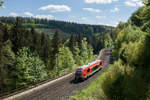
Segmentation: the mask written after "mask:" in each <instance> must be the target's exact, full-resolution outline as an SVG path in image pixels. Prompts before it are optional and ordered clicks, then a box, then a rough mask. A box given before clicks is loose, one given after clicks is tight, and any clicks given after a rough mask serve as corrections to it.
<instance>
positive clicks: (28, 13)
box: [24, 12, 34, 17]
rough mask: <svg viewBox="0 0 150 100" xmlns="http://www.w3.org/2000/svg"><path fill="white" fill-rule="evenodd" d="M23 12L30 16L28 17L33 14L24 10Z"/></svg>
mask: <svg viewBox="0 0 150 100" xmlns="http://www.w3.org/2000/svg"><path fill="white" fill-rule="evenodd" d="M24 14H25V15H27V16H30V17H32V16H34V15H33V14H32V13H30V12H24Z"/></svg>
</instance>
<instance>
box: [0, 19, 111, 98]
mask: <svg viewBox="0 0 150 100" xmlns="http://www.w3.org/2000/svg"><path fill="white" fill-rule="evenodd" d="M6 19H7V18H6ZM29 19H30V18H29ZM7 20H8V19H7ZM22 20H23V19H22V18H20V17H16V18H13V20H11V21H13V22H11V24H10V23H9V22H7V23H4V22H0V63H1V64H0V95H1V96H2V95H4V94H9V93H11V92H14V91H18V90H20V89H24V88H28V87H30V86H32V85H34V84H37V83H40V82H43V81H46V80H48V79H52V78H55V77H57V76H61V75H64V74H66V73H68V72H71V71H73V70H74V69H75V68H76V67H78V66H79V65H83V64H87V63H89V62H90V61H92V60H94V59H95V58H96V55H98V54H99V51H100V50H101V49H102V48H104V46H105V45H108V42H109V41H105V40H110V39H111V34H110V33H105V31H104V33H101V34H90V35H89V34H87V35H83V34H82V33H80V31H79V30H78V31H79V32H78V34H71V33H70V37H69V38H67V39H64V38H62V34H61V31H60V29H59V27H58V29H56V31H55V34H53V36H52V37H50V36H49V35H47V34H45V33H43V32H42V33H40V32H38V31H36V30H35V27H34V25H33V27H31V28H29V27H28V28H27V27H26V26H24V23H23V22H22ZM40 20H41V19H40ZM62 26H64V25H62ZM79 26H80V25H79ZM102 31H103V30H102ZM73 32H75V31H73Z"/></svg>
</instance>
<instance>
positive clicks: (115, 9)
mask: <svg viewBox="0 0 150 100" xmlns="http://www.w3.org/2000/svg"><path fill="white" fill-rule="evenodd" d="M118 11H119V9H118V8H117V7H116V8H114V9H111V10H110V12H118Z"/></svg>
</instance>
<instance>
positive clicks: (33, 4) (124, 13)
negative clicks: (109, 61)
mask: <svg viewBox="0 0 150 100" xmlns="http://www.w3.org/2000/svg"><path fill="white" fill-rule="evenodd" d="M142 6H143V3H142V1H141V0H4V5H3V8H2V9H0V16H14V17H16V16H23V17H35V18H47V19H50V20H51V19H54V20H61V21H67V22H76V23H82V24H96V25H108V26H116V25H117V24H118V23H119V22H120V21H122V22H126V21H127V20H128V19H129V17H130V16H131V14H132V13H133V12H135V11H136V10H137V9H138V8H139V7H142Z"/></svg>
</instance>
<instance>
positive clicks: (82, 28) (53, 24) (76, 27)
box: [0, 17, 114, 35]
mask: <svg viewBox="0 0 150 100" xmlns="http://www.w3.org/2000/svg"><path fill="white" fill-rule="evenodd" d="M19 20H20V23H22V24H23V25H24V26H25V27H26V28H31V27H34V28H35V29H38V30H39V28H40V32H44V33H47V34H50V33H54V32H55V30H56V29H59V30H60V31H62V33H65V35H66V34H67V35H68V34H72V33H73V34H79V33H82V34H83V35H92V34H96V33H99V34H100V33H111V32H112V31H113V30H114V27H111V26H105V25H89V24H77V23H74V22H65V21H56V20H47V19H37V18H29V17H19ZM15 21H16V18H15V17H0V22H3V23H7V24H10V25H12V24H13V23H14V22H15ZM43 28H44V29H43ZM41 29H42V30H41ZM47 29H49V30H47ZM50 29H51V30H50Z"/></svg>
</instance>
